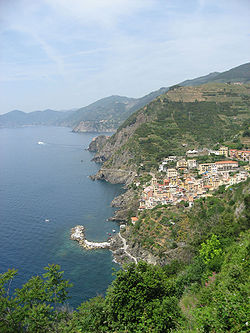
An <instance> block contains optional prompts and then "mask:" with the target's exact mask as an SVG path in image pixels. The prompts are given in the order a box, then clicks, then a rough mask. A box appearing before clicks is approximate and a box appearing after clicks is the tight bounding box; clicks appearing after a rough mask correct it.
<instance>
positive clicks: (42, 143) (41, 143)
mask: <svg viewBox="0 0 250 333" xmlns="http://www.w3.org/2000/svg"><path fill="white" fill-rule="evenodd" d="M37 144H38V145H44V144H45V143H44V142H43V141H38V142H37Z"/></svg>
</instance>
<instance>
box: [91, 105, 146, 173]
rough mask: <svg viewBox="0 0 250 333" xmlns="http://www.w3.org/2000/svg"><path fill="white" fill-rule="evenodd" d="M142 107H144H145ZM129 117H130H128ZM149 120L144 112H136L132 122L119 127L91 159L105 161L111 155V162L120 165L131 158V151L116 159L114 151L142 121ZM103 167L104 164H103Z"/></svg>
mask: <svg viewBox="0 0 250 333" xmlns="http://www.w3.org/2000/svg"><path fill="white" fill-rule="evenodd" d="M145 108H146V107H145ZM145 108H144V109H145ZM129 119H130V117H129ZM149 120H150V117H148V116H147V115H146V114H144V113H142V112H136V116H135V119H134V121H133V122H131V123H130V124H129V125H128V126H123V127H120V128H119V129H118V130H117V132H116V133H115V134H114V135H113V136H112V137H111V138H110V139H109V140H108V141H107V142H106V143H105V145H104V146H103V147H102V148H101V149H100V150H99V151H98V152H97V153H96V155H95V157H94V158H93V161H95V162H105V161H107V160H108V159H109V158H110V157H111V156H113V157H114V161H113V164H114V165H115V166H116V167H118V168H119V167H121V166H122V165H123V164H124V161H126V160H127V159H128V158H129V159H132V158H133V153H132V154H131V152H130V153H129V156H124V155H123V156H119V159H117V160H116V157H115V153H116V152H118V151H119V149H120V148H121V147H122V146H123V145H124V144H125V143H126V142H127V141H128V140H129V138H130V137H131V136H132V135H133V134H134V132H135V131H136V129H137V128H138V127H139V126H140V125H141V124H143V123H145V122H147V121H149ZM104 168H105V166H104Z"/></svg>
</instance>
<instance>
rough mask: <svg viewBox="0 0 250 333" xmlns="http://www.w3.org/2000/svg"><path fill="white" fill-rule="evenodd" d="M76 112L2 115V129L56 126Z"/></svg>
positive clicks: (10, 113) (16, 111)
mask: <svg viewBox="0 0 250 333" xmlns="http://www.w3.org/2000/svg"><path fill="white" fill-rule="evenodd" d="M72 112H74V111H71V110H69V111H54V110H50V109H48V110H44V111H33V112H30V113H26V112H23V111H20V110H14V111H11V112H8V113H5V114H3V115H0V127H20V126H28V125H55V124H58V123H59V122H60V121H62V120H63V119H64V118H65V117H68V115H69V114H70V113H72Z"/></svg>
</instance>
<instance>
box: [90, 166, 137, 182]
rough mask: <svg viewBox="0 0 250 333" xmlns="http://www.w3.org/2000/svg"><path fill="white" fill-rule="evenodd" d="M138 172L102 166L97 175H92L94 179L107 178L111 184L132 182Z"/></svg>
mask: <svg viewBox="0 0 250 333" xmlns="http://www.w3.org/2000/svg"><path fill="white" fill-rule="evenodd" d="M135 176H136V173H135V172H134V171H130V170H123V169H113V168H112V169H106V168H101V169H100V170H99V171H98V172H97V174H96V175H93V176H90V178H91V179H92V180H106V181H107V182H109V183H111V184H125V185H126V184H130V183H131V182H132V181H133V179H134V178H135Z"/></svg>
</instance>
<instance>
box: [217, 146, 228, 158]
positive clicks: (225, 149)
mask: <svg viewBox="0 0 250 333" xmlns="http://www.w3.org/2000/svg"><path fill="white" fill-rule="evenodd" d="M219 155H224V156H226V157H228V147H220V149H219Z"/></svg>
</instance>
